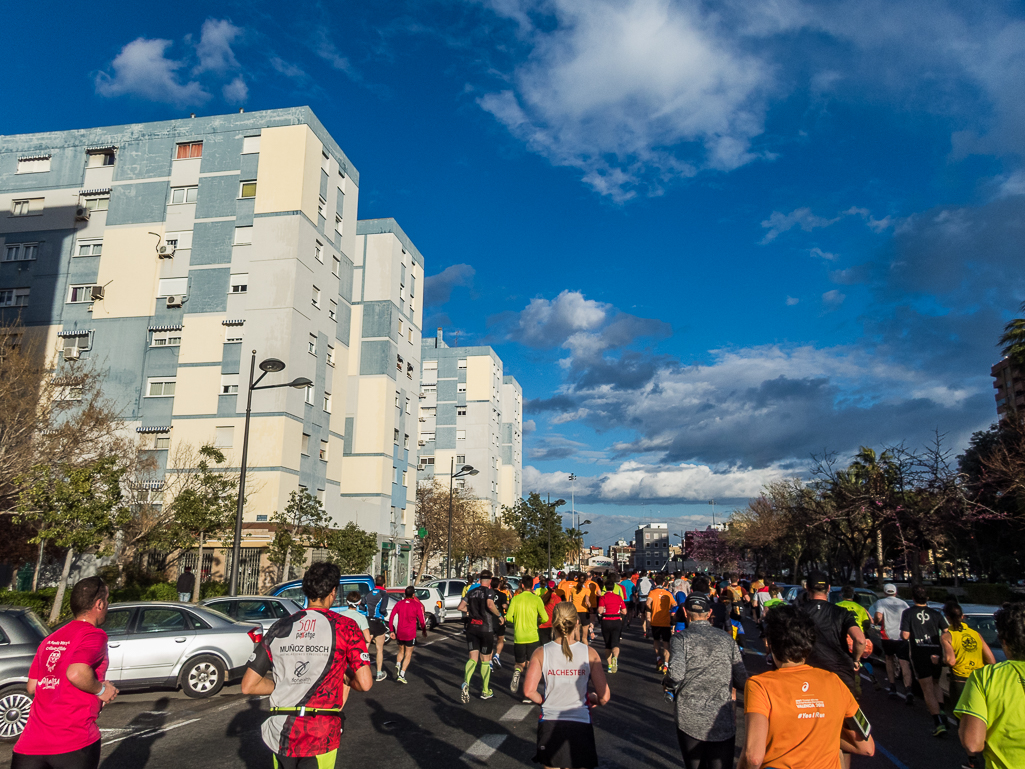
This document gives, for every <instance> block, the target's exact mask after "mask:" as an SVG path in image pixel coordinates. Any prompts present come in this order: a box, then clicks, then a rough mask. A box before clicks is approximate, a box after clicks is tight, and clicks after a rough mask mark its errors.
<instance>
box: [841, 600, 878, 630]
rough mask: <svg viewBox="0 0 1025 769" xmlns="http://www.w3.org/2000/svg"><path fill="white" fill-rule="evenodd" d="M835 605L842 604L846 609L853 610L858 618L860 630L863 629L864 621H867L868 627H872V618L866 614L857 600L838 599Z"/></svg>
mask: <svg viewBox="0 0 1025 769" xmlns="http://www.w3.org/2000/svg"><path fill="white" fill-rule="evenodd" d="M836 605H837V606H842V607H844V608H845V609H847V611H850V612H853V613H854V616H855V617H857V618H858V627H859V628H861V629H862V630H864V629H865V623H866V622H867V623H868V627H872V619H871V618H870V617H869V616H868V611H866V610H865V607H864V606H862V605H861V604H860V603H858V602H857V601H838V602H837V604H836Z"/></svg>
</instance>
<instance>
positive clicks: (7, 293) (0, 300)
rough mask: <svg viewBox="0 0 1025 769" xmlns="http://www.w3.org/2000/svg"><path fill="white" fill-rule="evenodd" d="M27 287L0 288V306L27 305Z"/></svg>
mask: <svg viewBox="0 0 1025 769" xmlns="http://www.w3.org/2000/svg"><path fill="white" fill-rule="evenodd" d="M28 294H29V289H27V288H5V289H0V307H27V306H28Z"/></svg>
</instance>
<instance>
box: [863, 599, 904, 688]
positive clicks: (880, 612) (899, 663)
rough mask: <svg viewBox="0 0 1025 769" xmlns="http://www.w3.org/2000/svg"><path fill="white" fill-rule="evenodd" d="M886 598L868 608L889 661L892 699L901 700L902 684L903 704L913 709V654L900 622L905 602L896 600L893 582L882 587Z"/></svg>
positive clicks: (888, 669)
mask: <svg viewBox="0 0 1025 769" xmlns="http://www.w3.org/2000/svg"><path fill="white" fill-rule="evenodd" d="M883 593H885V597H883V598H880V599H879V600H878V601H876V602H875V603H874V604H872V605H871V606H870V607H869V608H868V613H869V614H871V615H872V620H873V621H874V622H875V624H876V627H878V628H879V634H880V636H881V640H880V646H882V650H883V655H884V656H885V657H886V678H887V680H888V681H889V682H890V691H889V696H890V699H897V698H898V697H900V696H901V695H900V692H899V691H898V690H897V683H898V682H899V681H901V680H902V681H903V684H904V701H905V702H907V704H908V705H911V704H913V703H914V701H915V695H914V694H912V693H911V654H910V651H909V645H908V642H907V641H905V640H904V639H903V638H901V637H900V620H901V617H903V616H904V611H905V610H906V609H907V608H908V605H907V603H906V602H904V601H902V600H901V599H900V598H898V597H897V586H896V585H894V584H893V583H892V582H887V583H886V584H885V585H883Z"/></svg>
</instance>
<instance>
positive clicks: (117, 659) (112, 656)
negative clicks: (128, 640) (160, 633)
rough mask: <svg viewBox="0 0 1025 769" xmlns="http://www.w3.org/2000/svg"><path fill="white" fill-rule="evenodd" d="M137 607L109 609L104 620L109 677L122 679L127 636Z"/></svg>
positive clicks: (115, 679) (116, 679)
mask: <svg viewBox="0 0 1025 769" xmlns="http://www.w3.org/2000/svg"><path fill="white" fill-rule="evenodd" d="M134 614H135V609H132V608H124V609H108V610H107V618H106V619H105V620H104V621H103V626H102V629H103V632H104V633H106V634H107V679H108V680H110V681H120V680H121V669H122V668H123V660H124V656H125V649H124V643H125V637H126V636H127V635H128V626H129V625H130V624H131V622H132V615H134Z"/></svg>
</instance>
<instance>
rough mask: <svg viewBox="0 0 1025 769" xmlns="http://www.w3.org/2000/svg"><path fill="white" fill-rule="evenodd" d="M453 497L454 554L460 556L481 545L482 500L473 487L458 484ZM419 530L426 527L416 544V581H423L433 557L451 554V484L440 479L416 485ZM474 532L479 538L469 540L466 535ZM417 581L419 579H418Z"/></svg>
mask: <svg viewBox="0 0 1025 769" xmlns="http://www.w3.org/2000/svg"><path fill="white" fill-rule="evenodd" d="M451 494H452V496H451V501H452V527H451V528H452V554H453V560H454V561H455V560H458V558H457V555H458V554H463V555H465V554H467V553H469V552H471V551H473V552H476V551H477V550H478V549H479V548H480V543H479V542H478V541H476V539H479V527H478V525H477V508H478V507H479V502H478V500H477V499H475V498H474V497H473V496H472V495H471V493H470V490H469V489H466V488H459V487H458V486H457V487H455V488H453V489H452V491H451ZM414 521H415V523H416V527H417V530H418V531H419V530H423V531H424V535H423V536H419V535H418V536H417V540H416V542H415V544H414V547H415V549H416V554H417V556H418V557H419V559H420V565H419V566H418V567H417V575H416V581H417V582H419V581H420V576H421V575H422V574H423V572H424V569H425V568H426V566H427V562H428V561H430V560H431V559H432V558H435V557H441V556H446V555H447V554H448V545H449V543H448V532H449V487H448V486H445V485H444V484H442V483H439V482H438V481H437V480H426V481H421V482H420V483H418V484H417V487H416V513H415V515H414ZM467 536H473V537H475V538H476V539H475V541H474V542H473V543H467V542H466V541H464V540H465V537H467ZM414 584H415V583H414Z"/></svg>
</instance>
